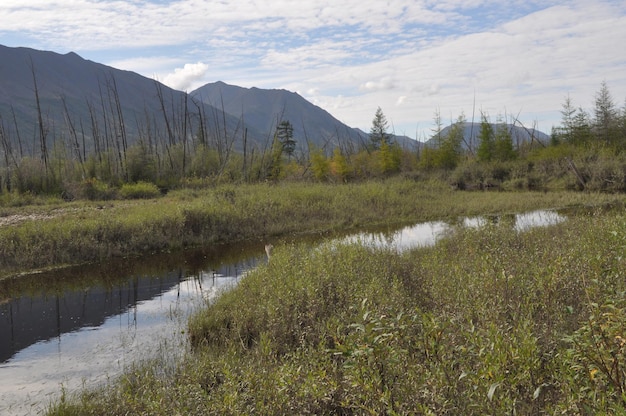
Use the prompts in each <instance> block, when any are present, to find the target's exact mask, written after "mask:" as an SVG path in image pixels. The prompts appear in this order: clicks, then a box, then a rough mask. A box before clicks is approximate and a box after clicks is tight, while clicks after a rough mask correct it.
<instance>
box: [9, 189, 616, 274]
mask: <svg viewBox="0 0 626 416" xmlns="http://www.w3.org/2000/svg"><path fill="white" fill-rule="evenodd" d="M142 189H143V188H140V187H138V188H133V189H132V190H133V191H134V190H136V191H142ZM129 192H130V191H129ZM151 192H154V189H152V190H151ZM149 194H150V193H149ZM141 195H145V193H141ZM621 201H623V197H621V196H618V195H605V194H585V193H568V192H550V193H538V192H537V193H533V192H526V193H513V192H494V193H490V192H489V193H485V192H474V193H470V192H458V191H453V190H451V189H450V188H448V187H447V186H445V185H442V184H439V183H432V182H425V183H420V182H414V181H410V180H401V179H393V180H389V181H381V182H367V183H361V184H343V185H328V184H306V185H305V184H302V183H284V184H283V183H281V184H278V185H271V184H257V185H241V186H232V185H224V186H219V187H216V188H212V189H208V190H193V189H188V190H181V191H175V192H171V193H170V194H168V195H166V196H163V197H157V198H152V199H147V200H125V201H102V202H97V201H89V202H72V203H62V202H59V201H56V202H54V203H51V204H43V205H37V206H34V205H30V206H26V207H19V208H15V207H5V208H3V209H2V211H1V212H0V270H1V272H0V273H1V274H2V275H7V274H11V273H15V272H16V271H21V270H25V269H34V268H42V267H48V266H54V265H59V264H77V263H84V262H94V261H101V260H106V259H109V258H111V257H120V256H136V255H141V254H147V253H153V252H159V251H164V250H174V249H179V248H183V247H190V246H201V245H210V244H215V243H222V242H235V241H243V240H259V241H260V240H268V239H275V238H278V237H281V236H287V235H292V234H302V233H310V232H324V231H330V230H340V229H341V230H345V229H354V228H357V227H363V226H370V225H382V224H403V223H409V222H418V221H425V220H432V219H445V218H455V217H458V216H464V215H477V214H486V213H487V214H488V213H503V212H516V211H522V210H527V209H535V208H554V207H567V206H577V205H584V204H600V203H621ZM3 218H4V219H16V218H17V220H16V221H8V225H7V224H5V225H2V224H3V221H2V220H3Z"/></svg>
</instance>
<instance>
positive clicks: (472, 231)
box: [50, 184, 626, 415]
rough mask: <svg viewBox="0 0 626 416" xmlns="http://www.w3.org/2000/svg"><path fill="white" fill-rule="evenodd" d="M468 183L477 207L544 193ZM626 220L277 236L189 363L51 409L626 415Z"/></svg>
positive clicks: (607, 217) (194, 340) (213, 317)
mask: <svg viewBox="0 0 626 416" xmlns="http://www.w3.org/2000/svg"><path fill="white" fill-rule="evenodd" d="M368 186H373V185H371V184H370V185H368ZM439 195H440V196H439V198H441V200H448V198H449V197H450V195H447V194H445V192H441V193H440V194H439ZM460 195H463V196H458V197H459V198H467V199H466V200H465V203H464V204H460V205H462V206H463V207H465V209H467V210H469V211H467V212H470V211H471V209H472V208H471V207H472V206H473V205H474V204H476V207H479V206H481V207H482V210H486V207H487V206H492V205H491V203H492V202H494V201H495V202H494V203H495V204H496V206H499V207H500V209H505V210H509V209H513V208H514V207H512V206H511V205H506V206H505V205H504V203H505V201H508V203H509V204H516V203H522V201H525V202H528V201H529V200H532V199H535V198H536V200H535V202H533V203H537V201H541V196H543V194H537V195H535V194H526V193H522V194H518V195H517V197H515V195H508V198H503V199H501V200H500V202H497V201H499V198H498V197H497V195H499V194H493V195H490V196H492V197H493V196H495V198H493V200H492V199H491V198H490V199H484V200H482V201H479V200H480V199H481V198H482V196H481V195H484V194H483V193H469V194H467V193H460ZM556 195H557V194H553V195H552V197H555V196H556ZM581 195H582V194H569V196H570V197H572V196H573V197H574V198H575V199H577V198H580V197H581ZM587 196H588V197H590V196H591V195H587ZM596 196H597V195H594V197H596ZM562 197H563V198H567V197H566V195H562ZM598 197H599V196H598ZM474 198H476V199H474ZM433 199H435V197H433ZM619 199H620V198H615V200H614V202H616V203H618V204H619V202H618V201H619ZM515 200H517V201H518V202H513V201H515ZM488 201H489V203H488ZM431 202H432V201H431ZM552 202H554V201H552ZM581 202H583V201H578V203H581ZM587 202H591V199H589V200H588V201H587ZM499 204H502V205H499ZM426 205H427V204H426ZM560 205H567V204H566V203H564V200H562V201H561V203H560ZM625 229H626V215H625V214H624V212H623V209H622V207H621V205H619V206H618V207H617V209H609V210H606V209H603V208H602V207H599V206H596V207H595V208H592V209H589V210H587V211H586V212H585V213H579V214H576V215H571V216H569V218H568V220H567V221H565V222H561V223H558V224H556V225H552V226H549V227H540V228H534V229H530V230H527V231H523V232H521V231H516V230H514V229H513V227H509V226H507V225H493V224H489V223H486V224H484V225H483V226H482V227H478V228H473V227H469V228H463V229H460V230H459V231H458V232H456V233H454V234H453V235H450V236H449V237H447V238H445V239H442V240H439V241H438V242H437V243H436V244H435V245H434V246H432V247H423V248H418V249H412V250H408V251H404V252H398V251H394V250H389V249H384V248H375V247H364V246H361V245H358V244H322V245H319V246H314V247H312V246H311V245H309V244H298V243H286V244H280V245H276V244H275V246H276V247H275V248H274V251H273V254H272V258H271V261H270V262H269V264H267V265H262V266H260V267H258V268H257V269H255V270H254V271H252V272H251V273H249V274H248V275H247V276H246V277H245V279H243V280H242V281H241V282H240V284H239V285H238V286H237V287H236V288H234V289H232V290H230V291H228V292H226V293H223V294H222V295H221V296H220V297H219V298H218V299H217V300H216V301H215V302H211V303H210V304H207V307H206V309H205V310H202V311H201V312H199V313H198V314H196V315H195V316H193V318H192V319H191V320H190V322H189V325H188V329H187V330H188V331H189V339H190V341H191V346H192V350H191V351H190V352H189V353H188V354H187V355H186V356H185V359H184V360H182V361H181V362H178V363H177V364H176V365H174V366H168V367H164V366H162V365H160V363H159V362H146V363H141V364H139V365H137V366H136V367H134V368H132V369H130V370H129V371H128V372H127V373H126V374H125V375H124V376H122V377H121V378H120V379H119V380H118V381H116V382H114V383H112V384H110V385H107V386H104V387H102V388H101V389H99V390H96V391H85V392H84V393H82V394H80V395H79V396H77V397H73V396H72V397H63V398H62V399H61V401H60V402H58V403H57V404H56V405H55V407H53V408H51V409H50V414H55V415H74V414H76V415H78V414H80V415H84V414H94V415H96V414H118V415H122V414H163V415H165V414H190V415H192V414H198V415H200V414H233V415H234V414H251V413H259V414H621V413H623V412H624V411H625V409H626V407H625V403H624V388H625V385H624V378H623V376H624V374H625V372H626V361H625V359H624V357H625V348H626V341H625V339H626V334H624V325H623V324H624V322H625V320H626V299H625V297H624V293H625V292H626V287H625V286H626V279H625V277H626V276H624V273H625V272H624V270H626V267H625V266H626V264H624V259H625V257H624V254H626V253H625V247H626V234H625V232H624V230H625Z"/></svg>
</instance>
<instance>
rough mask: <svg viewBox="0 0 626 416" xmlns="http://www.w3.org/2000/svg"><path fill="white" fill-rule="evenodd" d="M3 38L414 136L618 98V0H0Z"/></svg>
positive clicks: (622, 93)
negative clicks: (284, 98)
mask: <svg viewBox="0 0 626 416" xmlns="http://www.w3.org/2000/svg"><path fill="white" fill-rule="evenodd" d="M0 44H3V45H5V46H25V47H30V48H35V49H42V50H52V51H55V52H59V53H66V52H70V51H73V52H76V53H78V54H79V55H81V56H82V57H83V58H86V59H90V60H92V61H96V62H100V63H104V64H107V65H110V66H113V67H116V68H120V69H127V70H131V71H135V72H138V73H140V74H142V75H144V76H147V77H151V78H156V79H158V80H160V81H161V82H163V83H165V84H167V85H169V86H171V87H174V88H177V89H181V90H186V91H192V90H193V89H195V88H197V87H199V86H201V85H203V84H205V83H208V82H215V81H218V80H220V81H224V82H226V83H229V84H235V85H239V86H242V87H253V86H254V87H259V88H282V89H287V90H289V91H295V92H297V93H299V94H300V95H302V96H303V97H304V98H306V99H307V100H309V101H311V102H313V103H314V104H316V105H319V106H320V107H322V108H324V109H325V110H327V111H329V112H330V113H331V114H333V115H334V116H335V117H336V118H338V119H339V120H341V121H343V122H344V123H346V124H348V125H350V126H352V127H360V128H362V129H363V130H365V131H369V128H370V127H371V123H372V119H373V117H374V113H375V112H376V109H377V107H381V109H382V110H383V112H384V114H385V115H386V116H387V119H388V121H389V123H390V130H391V129H392V130H393V131H394V132H395V133H396V134H406V135H408V136H411V137H418V138H420V139H424V137H425V136H428V135H430V132H431V129H432V128H433V125H434V122H433V120H434V115H435V113H436V112H438V113H439V114H440V115H441V118H442V120H443V121H444V123H446V124H447V123H448V122H450V121H451V120H454V119H456V118H457V117H458V116H459V115H460V114H461V113H462V112H463V113H464V114H465V116H466V118H467V119H469V120H471V119H472V117H474V119H476V120H477V121H478V120H479V118H480V116H479V115H480V112H481V111H482V112H484V113H485V114H487V115H488V116H489V117H490V119H491V120H492V121H496V119H497V118H498V117H508V118H509V119H510V118H511V117H516V118H517V119H518V120H519V121H520V122H521V123H523V124H524V125H526V126H527V127H532V126H536V127H537V128H539V129H540V130H543V131H546V132H548V133H549V132H550V129H551V128H552V126H554V125H558V124H560V117H561V115H560V110H561V106H562V104H563V102H564V101H565V98H566V97H567V96H568V95H569V97H570V98H571V99H572V101H573V104H574V105H575V106H576V107H583V108H584V109H586V110H591V109H592V108H593V103H594V97H595V95H596V93H597V92H598V90H599V89H600V86H601V83H602V82H603V81H604V82H606V84H607V86H608V87H609V91H610V92H611V94H612V96H613V99H614V101H615V103H616V105H617V106H618V107H620V108H622V107H624V105H625V103H626V2H624V1H623V0H387V1H382V0H341V1H338V0H332V1H331V0H317V1H309V0H130V1H120V0H2V1H1V3H0Z"/></svg>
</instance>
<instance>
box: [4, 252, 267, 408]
mask: <svg viewBox="0 0 626 416" xmlns="http://www.w3.org/2000/svg"><path fill="white" fill-rule="evenodd" d="M228 250H230V252H229V251H228ZM185 254H186V257H182V258H181V256H180V255H175V256H171V257H172V258H170V259H168V260H169V261H163V258H153V259H147V261H143V262H138V263H137V264H133V262H122V263H121V264H119V263H118V264H113V265H105V266H102V267H101V268H99V269H97V270H90V267H83V268H74V269H71V270H65V271H63V272H62V273H45V274H44V273H42V274H39V275H35V276H23V277H20V278H18V279H15V280H14V281H13V282H7V281H3V282H0V283H2V286H0V299H5V300H4V301H2V302H0V334H1V337H0V415H2V416H4V415H7V416H8V415H39V414H43V413H44V412H45V409H46V407H47V406H48V405H49V404H50V403H51V402H52V401H54V400H56V399H58V397H59V395H60V392H61V389H62V388H63V389H64V390H65V391H66V392H68V393H71V392H77V391H80V390H81V389H82V388H83V387H89V386H95V385H98V384H100V383H104V382H106V381H108V380H110V379H112V378H114V377H115V376H117V375H119V374H121V373H122V372H123V371H124V369H126V368H128V367H129V366H131V365H133V364H134V363H137V362H138V360H141V359H150V358H163V359H165V360H166V361H167V360H169V361H174V360H176V359H177V358H178V357H180V356H182V355H183V354H184V353H185V352H186V351H187V348H188V346H187V339H186V337H185V334H184V329H185V324H186V322H187V317H188V316H189V314H190V313H191V312H192V311H193V309H194V308H196V307H199V306H202V305H205V304H206V302H208V301H211V299H213V298H214V297H215V296H217V295H218V293H219V292H220V290H224V289H226V288H228V287H229V286H231V285H233V284H236V282H237V281H238V280H239V279H241V278H242V277H243V276H244V275H245V273H246V271H248V270H250V269H251V268H253V267H255V266H256V265H257V264H258V262H259V261H264V258H263V257H260V256H257V255H256V254H258V253H255V252H254V251H252V252H251V251H250V250H249V249H246V250H236V249H235V253H233V249H232V248H224V253H223V256H222V257H221V259H222V261H220V259H219V258H217V259H216V258H215V253H197V252H196V253H191V252H189V253H185ZM198 256H199V257H200V259H198V258H197V257H198ZM218 257H219V255H218ZM172 262H174V263H176V262H178V263H180V264H178V265H176V268H175V267H174V266H173V265H172ZM197 263H200V264H197ZM91 269H93V266H91ZM163 270H165V271H163ZM68 273H70V274H72V276H71V277H69V278H67V277H66V276H65V275H66V274H68ZM94 274H95V275H94ZM116 274H117V276H116V277H115V278H110V277H108V276H111V275H116ZM120 276H121V277H120ZM42 282H44V283H49V285H48V286H49V287H47V288H46V289H44V290H41V289H38V286H39V285H40V284H41V283H42ZM12 284H14V285H19V286H20V287H17V288H14V287H13V286H12ZM13 291H18V292H20V291H21V292H26V293H23V294H21V295H20V296H11V292H13Z"/></svg>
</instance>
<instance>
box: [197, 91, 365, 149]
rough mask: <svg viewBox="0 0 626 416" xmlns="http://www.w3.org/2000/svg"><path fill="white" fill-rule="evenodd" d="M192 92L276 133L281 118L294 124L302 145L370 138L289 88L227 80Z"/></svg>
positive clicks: (232, 113) (332, 144) (355, 142)
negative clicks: (269, 87) (265, 87)
mask: <svg viewBox="0 0 626 416" xmlns="http://www.w3.org/2000/svg"><path fill="white" fill-rule="evenodd" d="M190 95H191V96H192V97H194V98H196V99H199V100H201V101H203V102H204V103H207V104H210V105H212V106H214V107H217V108H223V109H224V111H225V112H227V113H229V114H231V115H233V116H235V117H242V118H243V120H244V122H245V124H246V125H247V126H248V125H250V126H254V127H255V128H256V129H257V130H260V131H263V132H265V133H266V134H267V135H268V136H273V134H274V131H275V130H276V126H277V125H278V124H280V122H281V121H289V122H290V123H291V124H292V126H293V133H294V139H296V141H297V143H298V144H299V145H300V147H301V148H303V149H306V142H307V141H309V142H312V143H315V144H316V145H317V146H319V147H328V145H330V147H331V148H332V147H334V146H337V145H340V144H342V143H343V144H345V143H352V144H355V145H356V144H359V143H361V142H364V141H367V140H368V138H367V136H363V135H362V134H361V133H360V132H359V131H358V130H356V129H353V128H351V127H348V126H346V125H345V124H343V123H342V122H340V121H339V120H337V119H336V118H335V117H333V116H332V115H331V114H330V113H328V112H327V111H325V110H323V109H322V108H320V107H318V106H316V105H314V104H312V103H310V102H309V101H307V100H305V99H304V98H302V97H301V96H300V95H298V94H296V93H294V92H290V91H286V90H276V89H273V90H265V89H259V88H242V87H238V86H235V85H228V84H225V83H224V82H215V83H211V84H206V85H204V86H202V87H200V88H198V89H196V90H195V91H192V92H191V93H190Z"/></svg>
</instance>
